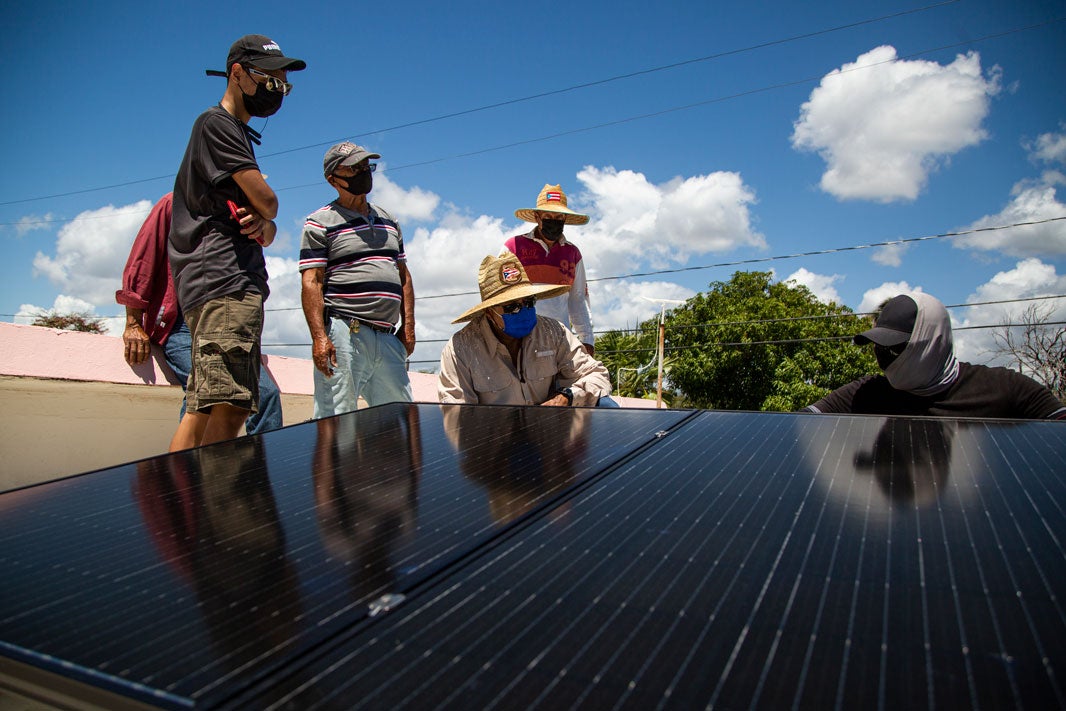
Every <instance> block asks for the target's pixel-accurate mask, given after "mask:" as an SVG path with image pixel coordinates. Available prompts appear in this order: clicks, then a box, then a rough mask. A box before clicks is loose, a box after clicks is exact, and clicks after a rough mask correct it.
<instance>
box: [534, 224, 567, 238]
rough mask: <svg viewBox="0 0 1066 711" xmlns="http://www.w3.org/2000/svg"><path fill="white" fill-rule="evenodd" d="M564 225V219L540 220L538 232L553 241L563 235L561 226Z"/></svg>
mask: <svg viewBox="0 0 1066 711" xmlns="http://www.w3.org/2000/svg"><path fill="white" fill-rule="evenodd" d="M565 225H566V221H565V220H541V222H540V233H541V234H542V235H544V237H545V238H547V239H549V240H551V241H552V242H554V241H556V240H557V239H559V238H560V237H562V236H563V227H564V226H565Z"/></svg>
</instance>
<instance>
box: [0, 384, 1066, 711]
mask: <svg viewBox="0 0 1066 711" xmlns="http://www.w3.org/2000/svg"><path fill="white" fill-rule="evenodd" d="M1064 434H1066V431H1064V428H1063V427H1062V425H1061V424H1057V423H1038V422H1025V423H1004V422H992V421H948V420H934V419H887V418H878V417H830V416H814V415H773V414H758V413H719V412H701V413H693V412H681V411H654V410H589V409H557V408H507V407H485V406H481V407H473V406H445V407H438V406H431V405H391V406H386V407H379V408H373V409H370V410H363V411H360V412H358V413H351V414H349V415H343V416H340V417H336V418H332V419H328V420H321V421H318V422H314V423H309V424H306V425H301V426H298V427H292V428H287V429H284V430H279V431H276V432H272V433H268V434H266V435H262V436H260V437H250V438H243V439H239V440H234V441H232V442H228V443H223V444H220V445H215V446H212V447H207V448H203V449H200V450H192V451H190V452H185V453H180V454H176V455H169V456H164V457H159V458H156V459H151V460H145V461H143V462H139V463H135V464H130V465H126V466H123V467H117V468H115V469H109V470H104V471H100V472H95V473H92V474H88V475H83V476H80V477H75V478H71V479H67V480H64V481H60V482H54V483H52V484H47V485H42V486H38V487H32V488H28V489H23V490H20V491H16V492H9V493H7V494H4V495H0V580H2V581H3V585H2V586H0V654H2V655H3V659H2V660H0V665H2V666H0V674H2V678H0V684H2V683H7V684H8V685H11V686H14V687H17V688H21V689H23V690H24V691H25V690H27V689H30V687H38V690H39V688H40V687H47V688H51V689H53V691H54V690H57V689H59V690H61V691H62V693H67V694H71V695H75V696H80V697H82V698H89V697H90V696H89V695H90V692H91V690H92V689H100V690H102V691H103V692H104V693H106V694H110V696H106V697H104V699H105V700H103V701H97V703H99V704H100V705H102V706H106V707H114V706H115V705H116V704H118V703H119V702H120V701H122V700H129V701H130V702H139V703H147V704H150V705H155V706H160V707H165V708H189V707H195V708H300V709H303V708H327V709H333V708H357V707H360V706H366V707H370V708H383V707H393V706H397V705H403V704H407V705H411V706H415V707H424V706H434V707H436V706H469V707H479V708H480V707H490V706H500V707H504V708H514V707H519V706H521V707H528V706H535V705H543V706H544V707H545V708H557V707H561V706H566V707H571V706H578V705H584V706H592V707H615V706H618V707H622V706H628V707H632V708H649V707H676V708H689V707H694V706H720V707H724V708H733V707H737V706H744V707H749V706H755V705H760V706H767V707H783V706H790V707H808V708H826V707H836V708H841V707H847V708H853V707H858V706H860V705H877V706H879V707H895V708H914V707H933V706H941V707H943V706H949V707H953V706H971V707H980V706H984V707H986V708H987V707H1001V706H1005V705H1011V706H1029V707H1040V708H1048V707H1054V706H1059V707H1061V706H1066V689H1064V688H1063V687H1064V682H1063V679H1064V678H1066V677H1064V676H1063V668H1064V666H1066V613H1064V611H1063V603H1062V602H1061V601H1062V600H1063V599H1066V572H1064V571H1066V567H1064V563H1066V549H1064V545H1066V509H1064V506H1066V503H1064V502H1066V484H1064V483H1063V478H1062V476H1061V474H1060V473H1061V472H1066V437H1064V436H1063V435H1064ZM54 693H60V692H59V691H54ZM53 698H55V697H54V696H53Z"/></svg>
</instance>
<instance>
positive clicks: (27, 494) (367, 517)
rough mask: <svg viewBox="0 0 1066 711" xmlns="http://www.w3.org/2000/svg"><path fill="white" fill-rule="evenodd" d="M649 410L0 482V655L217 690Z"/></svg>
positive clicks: (444, 561) (292, 441)
mask: <svg viewBox="0 0 1066 711" xmlns="http://www.w3.org/2000/svg"><path fill="white" fill-rule="evenodd" d="M472 412H473V413H475V414H473V415H472V414H471V413H472ZM479 413H480V414H479ZM664 414H665V413H658V414H656V413H653V412H651V411H624V412H622V411H620V412H619V415H618V416H616V417H612V418H611V419H610V422H609V423H607V422H606V421H600V422H595V421H593V418H592V417H591V411H590V410H585V409H558V408H554V409H548V408H545V409H533V408H531V409H513V408H500V409H498V408H484V409H483V408H462V407H458V406H455V407H451V408H441V407H438V406H429V405H421V406H417V405H416V406H403V405H394V406H388V407H382V408H374V409H371V410H366V411H362V412H359V413H351V414H348V415H343V416H338V417H335V418H329V419H326V420H320V421H318V422H315V423H311V424H307V425H302V426H298V427H292V428H287V429H284V430H279V431H275V432H271V433H267V434H265V435H262V436H258V437H246V438H241V439H237V440H233V441H231V442H226V443H222V444H219V445H215V446H211V447H205V448H202V449H197V450H190V451H188V452H183V453H178V454H174V455H168V456H163V457H157V458H154V459H148V460H144V461H142V462H138V463H134V464H130V465H125V466H122V467H116V468H114V469H108V470H103V471H99V472H94V473H91V474H87V475H83V476H79V477H74V478H71V479H67V480H63V481H59V482H54V483H50V484H45V485H41V486H37V487H31V488H28V489H23V490H20V491H16V492H12V493H7V494H4V495H2V496H0V579H3V580H4V584H3V585H2V586H0V652H2V653H3V654H4V655H5V656H7V657H9V658H10V659H14V660H17V661H19V662H22V663H26V664H31V665H34V666H36V667H39V668H43V669H46V670H50V671H55V672H57V673H61V674H62V675H64V676H65V677H69V678H72V679H75V680H77V681H81V682H85V683H91V684H95V685H100V686H102V687H103V688H106V689H108V690H109V691H111V692H115V693H118V694H123V695H128V696H130V697H132V698H134V699H137V700H140V701H146V702H151V703H157V704H161V705H164V706H171V707H185V706H188V705H190V704H195V705H211V704H214V703H217V702H218V701H219V700H220V699H225V698H227V697H228V696H230V695H232V694H233V693H235V691H236V690H239V689H241V688H243V687H244V686H247V685H249V684H251V683H253V682H255V681H256V680H258V679H260V678H261V677H264V676H265V675H269V674H270V673H272V672H274V671H275V670H277V669H278V668H280V667H281V666H284V664H285V663H287V661H288V660H290V659H292V658H294V657H297V656H299V655H300V654H302V653H304V652H306V651H307V650H309V649H313V648H314V647H315V645H317V644H321V643H322V642H324V641H327V640H330V639H332V638H333V637H335V636H337V635H343V634H344V633H345V631H346V630H348V629H349V628H350V627H351V626H352V625H353V623H355V622H357V621H359V620H360V619H362V618H364V617H367V616H368V615H370V614H378V613H380V612H381V611H382V609H383V608H384V609H387V608H388V607H389V606H390V605H391V604H394V601H395V600H399V599H402V597H403V594H404V591H405V590H407V589H409V588H411V587H413V586H414V585H416V584H417V583H418V582H419V581H421V580H423V579H426V578H427V577H429V576H431V575H433V574H434V573H435V572H436V571H438V570H441V569H443V568H446V567H447V566H448V565H450V564H452V563H453V562H454V561H455V560H458V559H462V558H463V557H464V556H466V555H469V553H470V552H471V551H472V550H475V549H476V548H477V547H478V546H480V545H482V544H483V543H484V542H486V541H488V540H491V539H492V538H493V537H494V536H497V535H499V532H500V530H501V529H502V528H505V527H506V525H507V524H508V522H510V521H513V520H516V519H521V518H522V517H523V516H527V515H532V514H531V513H530V512H535V511H536V510H537V509H538V507H540V506H543V505H545V503H546V502H547V501H549V500H550V499H551V497H552V496H554V495H555V494H556V493H557V492H558V491H560V490H563V489H566V488H567V487H570V486H574V485H576V484H579V483H580V482H581V481H582V480H584V479H586V478H588V477H591V476H594V475H595V474H596V473H597V472H598V471H600V470H601V469H603V468H605V467H608V466H610V464H611V463H612V462H613V461H615V460H617V459H619V458H621V457H624V456H625V455H627V454H628V453H629V452H631V451H633V450H636V449H638V448H640V447H641V446H643V445H646V444H647V443H648V442H650V441H654V439H655V433H656V432H657V431H659V430H660V429H662V428H664V427H667V428H668V427H669V426H670V425H671V424H672V423H676V422H680V421H681V420H682V419H684V417H685V416H686V413H680V412H679V413H672V414H668V415H666V416H665V417H664ZM460 448H461V449H460ZM494 468H495V469H499V470H504V469H513V470H514V471H515V472H522V474H521V476H518V475H516V476H515V477H514V479H513V480H512V481H508V482H506V484H505V485H504V486H502V487H501V486H495V484H496V482H494V481H492V480H485V479H484V478H483V477H482V476H481V474H482V472H491V471H492V470H493V469H494ZM390 601H393V602H390Z"/></svg>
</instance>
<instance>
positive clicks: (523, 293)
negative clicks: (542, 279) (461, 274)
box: [452, 252, 570, 323]
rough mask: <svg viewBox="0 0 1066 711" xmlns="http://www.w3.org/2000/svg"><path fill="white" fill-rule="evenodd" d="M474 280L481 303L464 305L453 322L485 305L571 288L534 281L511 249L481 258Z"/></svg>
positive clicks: (544, 296)
mask: <svg viewBox="0 0 1066 711" xmlns="http://www.w3.org/2000/svg"><path fill="white" fill-rule="evenodd" d="M477 283H478V286H479V287H480V288H481V303H480V304H478V305H477V306H475V307H474V308H472V309H467V310H466V311H465V312H464V313H463V315H462V316H460V317H459V318H457V319H455V320H454V321H452V323H462V322H463V321H469V320H470V319H472V318H474V317H475V316H477V315H478V314H479V313H481V312H482V311H484V310H485V309H488V308H491V307H493V306H499V305H500V304H506V303H507V302H509V301H518V300H519V299H524V298H526V297H527V296H536V297H537V298H538V299H550V298H551V297H553V296H559V295H561V294H565V293H566V292H568V291H570V287H569V286H555V285H552V284H533V283H532V282H530V281H529V277H528V276H526V270H525V269H523V268H522V262H520V261H518V257H516V256H514V255H513V254H511V253H510V252H508V253H506V254H501V255H500V256H498V257H493V256H492V255H489V256H487V257H485V258H484V259H482V260H481V266H480V267H479V268H478V271H477Z"/></svg>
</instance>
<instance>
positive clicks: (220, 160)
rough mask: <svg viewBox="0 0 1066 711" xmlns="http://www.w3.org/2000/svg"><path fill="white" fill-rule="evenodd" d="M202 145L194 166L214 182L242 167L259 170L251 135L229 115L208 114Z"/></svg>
mask: <svg viewBox="0 0 1066 711" xmlns="http://www.w3.org/2000/svg"><path fill="white" fill-rule="evenodd" d="M199 148H200V150H198V151H197V152H196V156H195V158H194V160H195V164H194V168H195V170H196V171H197V172H198V173H199V174H200V175H201V176H203V178H204V179H205V180H207V181H208V182H209V183H211V184H212V185H218V184H219V183H220V182H221V181H223V180H225V179H226V178H228V177H230V176H231V175H233V174H234V173H238V172H240V171H242V170H248V169H249V168H255V169H257V170H258V169H259V164H258V163H256V161H255V154H254V153H252V149H251V145H250V144H249V143H248V137H247V136H245V135H244V131H243V130H242V129H241V127H240V126H239V125H238V122H237V121H235V120H233V119H232V117H230V116H225V115H222V114H218V113H213V114H209V115H208V116H206V117H205V119H204V126H203V143H202V144H201V145H200V146H199Z"/></svg>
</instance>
